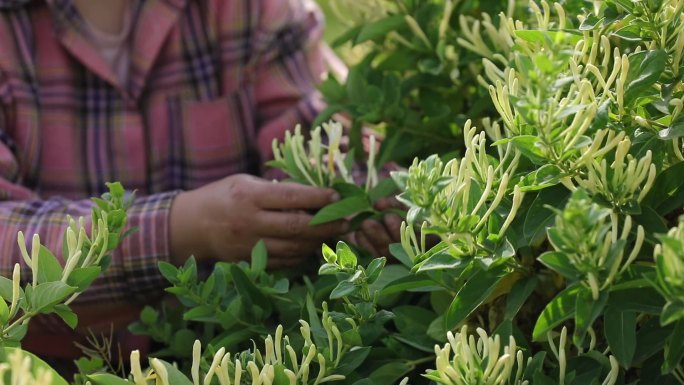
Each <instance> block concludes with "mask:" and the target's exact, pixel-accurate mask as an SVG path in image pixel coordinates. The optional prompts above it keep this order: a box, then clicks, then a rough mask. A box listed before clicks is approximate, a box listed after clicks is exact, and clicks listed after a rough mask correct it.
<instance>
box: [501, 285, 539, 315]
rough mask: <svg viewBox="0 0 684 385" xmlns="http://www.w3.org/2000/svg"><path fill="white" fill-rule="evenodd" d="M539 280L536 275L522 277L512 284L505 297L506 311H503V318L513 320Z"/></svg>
mask: <svg viewBox="0 0 684 385" xmlns="http://www.w3.org/2000/svg"><path fill="white" fill-rule="evenodd" d="M538 283H539V280H538V279H537V277H529V278H525V279H522V280H520V281H518V282H516V283H515V285H513V288H511V292H510V293H509V294H508V298H507V299H506V311H505V312H504V319H506V320H513V318H515V316H516V315H517V314H518V312H519V311H520V308H521V307H522V306H523V304H525V301H527V299H528V298H529V297H530V295H532V292H533V291H534V289H536V288H537V284H538Z"/></svg>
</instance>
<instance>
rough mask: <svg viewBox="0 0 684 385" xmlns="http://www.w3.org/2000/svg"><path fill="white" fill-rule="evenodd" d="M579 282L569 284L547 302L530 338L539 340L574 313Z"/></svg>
mask: <svg viewBox="0 0 684 385" xmlns="http://www.w3.org/2000/svg"><path fill="white" fill-rule="evenodd" d="M580 288H581V286H580V285H579V284H576V285H573V286H570V287H568V288H566V289H565V290H563V291H562V292H560V293H559V294H558V295H557V296H556V297H555V298H554V299H553V300H551V302H549V303H548V304H547V305H546V307H545V308H544V310H543V311H542V313H541V314H540V315H539V318H538V319H537V323H536V324H535V325H534V331H533V332H532V338H533V340H534V341H541V340H543V339H545V338H546V333H547V332H548V331H550V330H552V329H553V328H555V327H556V326H558V325H560V324H561V323H562V322H563V321H565V320H568V319H570V318H571V317H572V316H573V315H574V314H575V305H576V299H577V294H578V293H579V291H580Z"/></svg>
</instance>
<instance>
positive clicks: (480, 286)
mask: <svg viewBox="0 0 684 385" xmlns="http://www.w3.org/2000/svg"><path fill="white" fill-rule="evenodd" d="M507 270H508V269H507V267H506V266H505V265H499V266H496V267H493V268H491V269H489V270H479V271H477V272H476V273H475V274H474V275H473V276H472V277H471V278H470V279H469V280H468V282H466V283H465V285H463V288H461V290H459V292H458V294H456V298H454V301H453V302H452V303H451V305H450V306H449V310H448V311H447V314H446V316H445V317H444V321H445V323H446V328H447V329H448V330H451V329H454V328H455V327H457V326H458V325H459V324H460V323H461V322H463V321H464V320H465V319H466V318H468V316H469V315H470V314H472V313H473V312H474V311H475V310H476V309H477V308H478V307H480V305H481V304H482V303H483V302H484V301H485V300H486V299H487V298H488V297H489V296H490V295H491V294H492V293H493V292H494V290H495V289H496V287H497V285H498V284H499V282H501V280H502V279H503V278H504V277H505V276H506V274H507Z"/></svg>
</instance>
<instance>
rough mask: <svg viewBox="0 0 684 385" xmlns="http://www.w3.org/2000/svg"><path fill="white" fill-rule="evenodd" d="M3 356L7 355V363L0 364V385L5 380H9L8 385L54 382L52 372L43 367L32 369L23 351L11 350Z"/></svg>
mask: <svg viewBox="0 0 684 385" xmlns="http://www.w3.org/2000/svg"><path fill="white" fill-rule="evenodd" d="M5 354H7V357H6V358H7V361H6V362H3V363H0V385H5V379H8V380H9V381H8V382H7V384H8V385H9V384H11V385H52V384H53V380H55V378H54V375H53V372H52V371H51V370H48V369H47V367H43V366H38V367H35V368H34V366H33V362H32V361H33V360H32V359H31V356H29V355H28V354H26V353H25V352H24V351H23V350H21V349H12V350H11V351H9V350H8V351H7V352H6V353H5ZM34 369H35V370H34ZM62 381H63V380H62Z"/></svg>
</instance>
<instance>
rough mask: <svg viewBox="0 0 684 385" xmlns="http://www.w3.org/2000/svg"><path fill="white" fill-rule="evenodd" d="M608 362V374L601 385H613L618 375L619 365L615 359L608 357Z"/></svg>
mask: <svg viewBox="0 0 684 385" xmlns="http://www.w3.org/2000/svg"><path fill="white" fill-rule="evenodd" d="M608 360H609V361H610V373H608V376H607V377H606V379H605V380H603V383H602V385H614V384H615V383H616V382H617V380H618V377H619V375H620V364H619V363H618V361H617V359H616V358H615V357H614V356H609V357H608Z"/></svg>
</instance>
